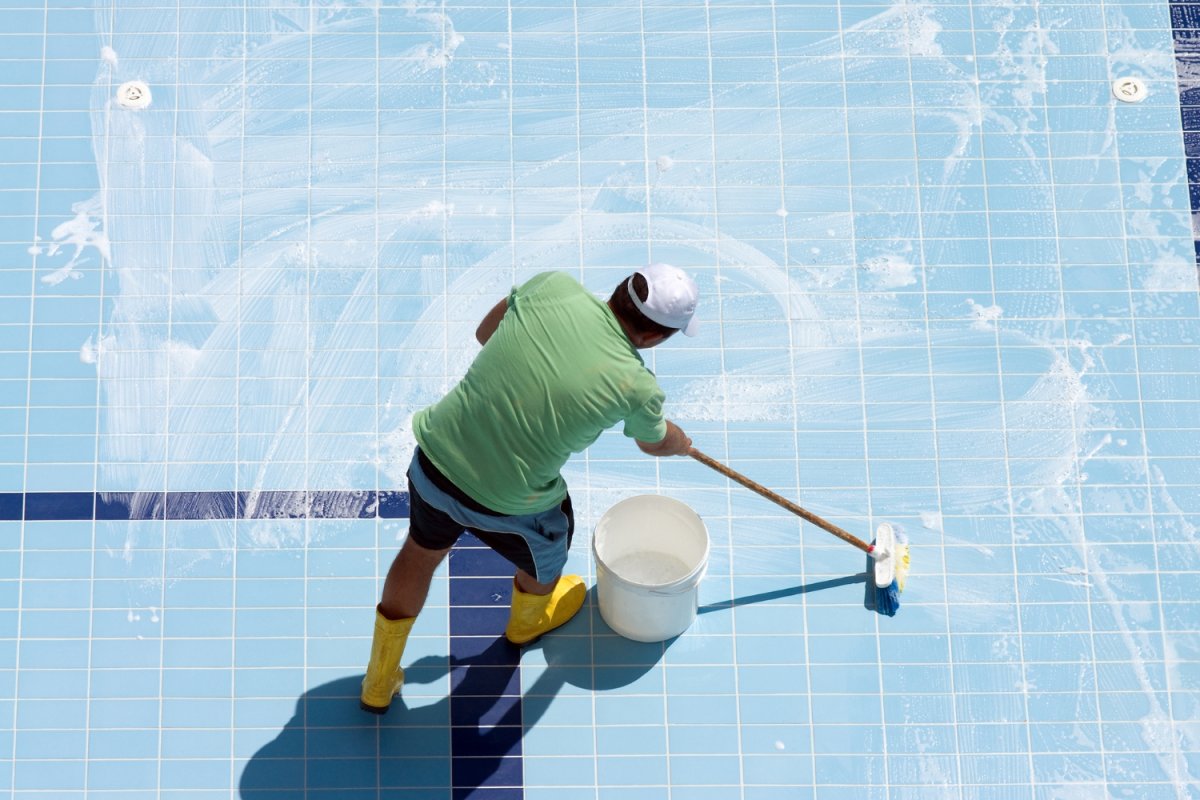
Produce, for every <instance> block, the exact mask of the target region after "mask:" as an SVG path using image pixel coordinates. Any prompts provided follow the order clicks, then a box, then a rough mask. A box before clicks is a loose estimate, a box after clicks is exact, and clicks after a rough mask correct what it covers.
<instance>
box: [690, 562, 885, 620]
mask: <svg viewBox="0 0 1200 800" xmlns="http://www.w3.org/2000/svg"><path fill="white" fill-rule="evenodd" d="M855 583H869V581H868V580H867V574H866V573H865V572H861V573H859V574H858V575H847V576H846V577H844V578H832V579H830V580H827V581H817V582H816V583H805V584H801V585H799V586H789V587H788V588H786V589H776V590H775V591H773V592H760V593H759V594H749V595H744V596H743V597H734V598H731V599H729V600H722V601H721V602H719V603H709V604H708V605H705V606H700V608H698V609H696V613H697V614H711V613H712V612H714V611H728V610H729V609H731V608H736V607H738V606H748V605H750V604H752V603H768V602H770V601H772V600H781V599H783V598H784V597H794V596H796V595H798V594H811V593H812V592H819V591H821V590H823V589H836V588H837V587H839V586H850V585H852V584H855ZM873 599H874V598H873V596H872V600H873Z"/></svg>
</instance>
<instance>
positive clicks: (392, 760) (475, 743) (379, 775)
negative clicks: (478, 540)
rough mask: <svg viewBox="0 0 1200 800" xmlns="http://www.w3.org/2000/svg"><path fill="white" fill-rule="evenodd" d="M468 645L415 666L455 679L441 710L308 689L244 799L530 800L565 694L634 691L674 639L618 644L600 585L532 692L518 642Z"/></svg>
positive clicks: (339, 689)
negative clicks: (525, 742)
mask: <svg viewBox="0 0 1200 800" xmlns="http://www.w3.org/2000/svg"><path fill="white" fill-rule="evenodd" d="M865 580H866V575H854V576H850V577H846V578H839V579H835V580H830V581H823V582H820V583H812V584H808V585H802V586H795V587H790V588H786V589H780V590H778V591H774V592H767V593H763V594H758V595H748V596H745V597H740V598H733V599H730V600H727V601H723V602H719V603H713V604H710V605H706V606H701V607H700V608H699V609H698V614H710V613H714V612H720V611H725V610H729V609H732V608H734V607H736V606H741V605H748V604H751V603H758V602H769V601H771V600H778V599H782V598H785V597H789V596H793V595H798V594H806V593H809V592H813V591H818V590H821V589H829V588H834V587H837V586H845V585H847V584H853V583H858V582H863V581H865ZM466 641H468V642H479V643H480V646H479V649H478V650H477V651H476V652H472V653H469V654H468V655H466V656H465V657H461V658H449V657H444V656H429V657H426V658H422V659H420V660H418V661H417V662H415V663H413V664H412V665H410V666H408V667H406V668H405V685H406V686H414V685H420V684H426V683H433V682H435V681H439V680H441V679H442V678H444V677H445V676H446V674H447V672H449V677H450V693H449V695H448V696H446V697H444V698H442V699H440V700H437V701H435V702H433V703H432V704H429V705H417V704H416V703H414V704H413V705H412V706H410V705H409V704H408V703H407V702H406V701H405V699H404V697H403V694H401V696H400V697H397V698H396V699H395V700H394V701H393V702H392V707H391V710H390V711H389V712H388V713H387V715H385V716H383V717H376V716H374V715H371V714H368V713H366V712H364V711H361V710H360V709H359V707H358V695H359V688H360V683H361V681H362V676H361V675H349V676H346V677H344V678H339V679H337V680H335V681H331V682H330V683H326V684H323V685H321V686H318V687H316V688H314V689H312V690H310V691H308V692H305V693H304V695H302V696H301V697H300V699H299V700H298V702H297V704H296V712H295V714H294V715H293V717H292V718H291V720H289V721H288V723H287V724H286V725H285V726H284V728H283V730H282V731H280V733H279V735H278V736H277V737H275V739H274V740H273V741H271V742H269V743H267V744H266V745H264V746H263V747H262V748H261V749H259V751H258V752H257V753H255V754H254V756H253V757H252V758H251V759H250V761H249V762H248V763H247V764H246V767H245V770H244V771H243V772H242V776H241V781H240V784H239V789H240V791H241V797H242V800H301V799H302V798H303V799H304V800H315V798H326V799H327V800H381V799H382V798H396V799H397V800H399V798H403V800H519V798H520V797H521V796H522V792H521V788H520V787H521V786H522V784H523V776H522V767H521V756H520V752H521V749H520V746H521V739H522V737H523V736H524V732H525V731H526V730H528V729H529V728H530V727H532V726H533V725H535V724H536V723H537V721H538V720H539V719H541V717H542V716H543V715H544V714H545V713H546V711H548V710H549V708H550V706H551V705H552V703H553V701H554V698H555V696H556V695H557V694H558V693H559V692H560V691H561V690H562V689H563V687H564V686H567V685H571V686H574V687H577V688H579V689H583V690H585V691H588V692H604V691H609V690H613V689H618V688H622V687H626V686H630V685H631V684H633V683H634V682H636V681H638V680H639V679H641V678H642V677H643V676H645V675H646V674H647V673H649V672H650V671H651V670H652V669H653V668H654V667H655V665H656V664H658V662H659V661H661V660H662V658H663V656H664V655H665V653H666V651H667V649H668V648H669V647H670V646H671V644H672V643H673V642H674V640H673V639H672V640H668V641H666V642H655V643H647V644H643V643H640V642H633V641H630V640H628V639H624V638H622V637H620V636H617V635H616V634H615V633H613V631H612V629H611V628H609V627H608V625H607V624H605V622H604V621H603V619H602V618H601V616H600V612H599V609H598V606H597V604H596V602H595V587H593V588H592V590H591V592H589V596H588V601H587V603H586V604H585V605H584V607H583V610H582V611H581V612H580V613H579V614H578V615H577V616H576V617H575V619H573V620H571V621H570V622H569V623H567V624H566V625H564V626H563V627H562V628H560V629H559V630H557V631H555V632H554V633H552V634H550V635H548V636H546V637H545V638H543V639H542V640H541V641H540V642H538V643H536V644H534V645H531V646H530V647H528V648H526V649H527V650H529V649H536V648H540V649H541V651H542V656H543V659H544V661H545V666H544V667H541V665H538V666H539V667H540V668H541V670H542V671H541V672H540V674H539V675H538V677H537V679H536V680H535V681H534V682H533V683H532V684H531V685H529V686H528V688H527V689H526V691H525V692H524V693H523V694H522V691H521V686H520V676H519V673H518V667H519V662H520V652H519V651H518V649H517V648H516V647H515V646H513V645H511V644H509V643H508V641H507V640H506V639H505V638H504V637H503V636H499V637H497V638H496V639H494V640H490V639H487V638H485V637H469V638H468V639H467V640H466ZM600 651H603V653H604V655H603V657H602V658H599V659H597V658H596V655H595V654H596V653H597V652H600ZM532 660H533V659H531V661H532Z"/></svg>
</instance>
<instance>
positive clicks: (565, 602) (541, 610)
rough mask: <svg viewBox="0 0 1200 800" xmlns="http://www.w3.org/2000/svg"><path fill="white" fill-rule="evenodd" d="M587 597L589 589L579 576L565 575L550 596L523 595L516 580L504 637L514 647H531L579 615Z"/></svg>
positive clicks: (514, 580)
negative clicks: (531, 643) (545, 634)
mask: <svg viewBox="0 0 1200 800" xmlns="http://www.w3.org/2000/svg"><path fill="white" fill-rule="evenodd" d="M586 598H587V589H586V588H585V587H584V585H583V579H582V578H580V577H579V576H578V575H563V576H562V577H561V578H559V579H558V583H557V584H556V585H555V587H554V590H553V591H552V592H550V594H529V593H528V592H522V591H521V589H520V587H519V586H517V581H516V579H515V578H514V579H513V592H512V610H511V611H510V612H509V615H508V627H507V628H505V629H504V636H505V638H507V639H508V640H509V641H510V642H512V643H513V644H517V645H521V644H529V643H530V642H532V641H534V640H535V639H537V638H538V637H539V636H541V635H542V634H543V633H546V632H547V631H552V630H554V629H555V628H557V627H558V626H559V625H562V624H564V623H566V622H567V621H568V620H570V619H571V617H573V616H575V614H576V613H578V612H579V609H580V608H582V607H583V601H584V600H585V599H586Z"/></svg>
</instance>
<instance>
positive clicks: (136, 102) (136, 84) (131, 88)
mask: <svg viewBox="0 0 1200 800" xmlns="http://www.w3.org/2000/svg"><path fill="white" fill-rule="evenodd" d="M117 104H118V105H120V106H121V107H122V108H145V107H146V106H148V105H150V87H149V86H147V85H146V84H144V83H142V82H141V81H129V82H127V83H122V84H121V86H120V87H119V88H118V89H117Z"/></svg>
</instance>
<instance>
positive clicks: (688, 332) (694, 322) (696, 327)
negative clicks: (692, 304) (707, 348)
mask: <svg viewBox="0 0 1200 800" xmlns="http://www.w3.org/2000/svg"><path fill="white" fill-rule="evenodd" d="M699 332H700V320H698V319H696V317H695V316H693V317H692V318H691V319H689V320H688V324H687V325H686V326H684V328H683V335H684V336H695V335H696V334H697V333H699Z"/></svg>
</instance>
